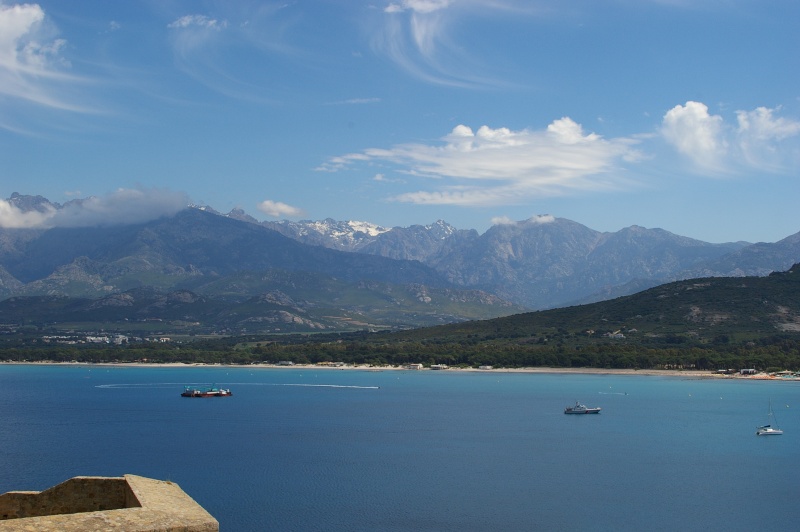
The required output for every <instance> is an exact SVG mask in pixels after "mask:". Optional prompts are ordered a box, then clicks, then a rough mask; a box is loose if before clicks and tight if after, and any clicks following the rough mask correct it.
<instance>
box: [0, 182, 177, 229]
mask: <svg viewBox="0 0 800 532" xmlns="http://www.w3.org/2000/svg"><path fill="white" fill-rule="evenodd" d="M188 203H189V201H188V197H187V196H186V194H184V193H182V192H174V191H170V190H165V189H118V190H116V191H114V192H112V193H111V194H108V195H106V196H100V197H97V196H92V197H90V198H86V199H83V200H73V201H71V202H69V203H67V204H66V205H64V206H63V207H62V208H61V209H55V208H47V209H45V210H43V211H27V212H23V211H22V210H20V209H19V208H18V207H17V206H15V205H14V204H12V203H10V202H8V201H6V200H0V227H4V228H41V229H48V228H52V227H90V226H109V225H125V224H134V223H144V222H147V221H150V220H155V219H157V218H161V217H163V216H171V215H173V214H175V213H177V212H178V211H180V210H182V209H185V208H186V206H187V205H188Z"/></svg>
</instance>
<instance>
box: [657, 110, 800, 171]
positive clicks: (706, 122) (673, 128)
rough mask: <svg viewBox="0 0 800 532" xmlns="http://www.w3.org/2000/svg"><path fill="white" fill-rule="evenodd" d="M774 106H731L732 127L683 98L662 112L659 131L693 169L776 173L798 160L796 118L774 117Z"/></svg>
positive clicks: (797, 127) (799, 131)
mask: <svg viewBox="0 0 800 532" xmlns="http://www.w3.org/2000/svg"><path fill="white" fill-rule="evenodd" d="M779 110H780V109H770V108H767V107H758V108H756V109H755V110H753V111H737V112H736V122H737V124H736V126H733V125H731V124H727V123H726V122H725V120H724V119H723V117H722V116H720V115H713V114H710V113H709V110H708V106H707V105H705V104H703V103H701V102H694V101H688V102H686V104H685V105H676V106H675V107H673V108H672V109H670V110H669V111H667V113H666V114H665V115H664V118H663V120H662V127H661V133H662V135H663V137H664V139H665V140H666V141H667V142H668V143H669V144H671V145H672V146H674V147H675V149H676V150H677V151H678V152H679V153H680V154H681V155H683V156H685V157H686V158H687V159H688V160H689V161H690V162H691V163H692V165H693V166H694V168H695V170H696V171H697V172H698V173H704V174H708V175H723V174H728V173H735V172H737V171H738V170H739V169H741V168H742V167H743V166H745V167H747V168H749V169H760V170H763V171H766V172H771V173H781V172H784V171H786V170H788V169H789V168H791V167H792V166H793V165H794V164H796V163H797V162H798V161H797V157H798V152H799V151H798V150H800V144H798V142H797V141H798V136H800V122H799V121H797V120H792V119H789V118H783V117H776V116H775V114H776V112H777V111H779Z"/></svg>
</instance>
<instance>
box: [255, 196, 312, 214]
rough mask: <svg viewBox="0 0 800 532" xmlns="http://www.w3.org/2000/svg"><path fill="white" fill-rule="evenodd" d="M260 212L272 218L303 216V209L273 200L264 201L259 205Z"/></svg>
mask: <svg viewBox="0 0 800 532" xmlns="http://www.w3.org/2000/svg"><path fill="white" fill-rule="evenodd" d="M258 210H259V211H261V212H263V213H264V214H266V215H267V216H270V217H272V218H282V217H289V218H296V217H298V216H302V215H303V209H300V208H298V207H292V206H291V205H287V204H286V203H282V202H280V201H273V200H264V201H262V202H261V203H259V204H258Z"/></svg>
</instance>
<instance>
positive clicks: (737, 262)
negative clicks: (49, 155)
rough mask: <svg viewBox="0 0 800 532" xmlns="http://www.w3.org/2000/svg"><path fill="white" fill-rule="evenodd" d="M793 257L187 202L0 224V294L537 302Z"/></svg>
mask: <svg viewBox="0 0 800 532" xmlns="http://www.w3.org/2000/svg"><path fill="white" fill-rule="evenodd" d="M7 201H9V202H11V203H13V204H14V205H15V206H16V207H17V208H19V209H23V210H24V209H28V210H31V209H44V210H47V209H58V208H59V207H60V206H59V205H58V204H54V203H50V202H49V201H47V200H46V199H45V198H42V197H41V196H21V195H19V194H15V195H12V197H11V198H10V199H9V200H7ZM798 261H800V233H798V234H796V235H792V236H790V237H787V238H785V239H783V240H781V241H779V242H776V243H774V244H768V243H759V244H752V245H751V244H748V243H746V242H731V243H725V244H710V243H706V242H702V241H698V240H695V239H691V238H687V237H682V236H679V235H675V234H673V233H670V232H668V231H665V230H662V229H647V228H644V227H639V226H631V227H627V228H624V229H621V230H619V231H616V232H599V231H596V230H593V229H590V228H588V227H586V226H584V225H582V224H579V223H577V222H574V221H571V220H567V219H564V218H556V217H553V216H548V215H545V216H536V217H533V218H530V219H528V220H523V221H519V222H514V223H506V224H500V225H495V226H493V227H491V228H490V229H489V230H487V231H486V232H485V233H483V234H478V232H477V231H475V230H462V229H456V228H454V227H453V226H451V225H449V224H447V223H446V222H444V221H442V220H439V221H437V222H435V223H432V224H430V225H413V226H410V227H394V228H391V229H387V228H384V227H380V226H378V225H375V224H370V223H367V222H355V221H346V222H339V221H335V220H331V219H327V220H322V221H310V220H307V221H299V222H289V221H282V222H271V221H270V222H259V221H258V220H256V219H255V218H253V217H251V216H249V215H248V214H247V213H245V212H244V211H242V210H240V209H235V210H233V211H231V212H230V213H228V214H221V213H219V212H217V211H215V210H214V209H212V208H210V207H207V206H190V207H189V208H187V209H185V210H183V211H181V212H179V213H178V214H177V215H174V216H172V217H168V218H162V219H159V220H154V221H151V222H148V223H144V224H136V225H117V226H102V227H83V228H52V229H47V230H45V229H2V228H0V297H10V296H13V295H26V294H28V295H37V294H38V295H41V294H51V295H56V294H60V295H83V296H86V295H95V296H97V295H107V294H109V293H113V292H119V291H124V290H128V289H131V288H136V287H139V286H145V285H147V286H150V285H152V286H155V287H158V288H160V289H171V288H176V287H177V288H181V289H183V288H188V289H192V288H193V287H195V286H199V285H203V286H209V280H210V279H213V278H221V279H224V278H226V277H227V276H230V275H233V274H235V273H237V272H241V271H265V270H274V269H279V270H280V269H283V270H286V271H306V272H312V273H320V274H324V275H330V276H332V277H334V278H338V279H342V280H344V281H346V282H358V281H361V280H367V281H378V282H386V283H393V284H398V285H407V284H418V285H421V286H430V287H439V288H446V287H450V288H453V289H455V288H458V289H461V290H478V291H480V292H482V293H486V294H494V295H495V296H497V297H498V298H499V299H500V300H505V301H510V302H513V303H515V304H516V305H518V306H521V307H525V308H528V309H545V308H553V307H559V306H565V305H570V304H576V303H583V302H590V301H600V300H603V299H608V298H612V297H618V296H621V295H626V294H630V293H634V292H637V291H639V290H643V289H646V288H649V287H652V286H655V285H658V284H662V283H665V282H669V281H674V280H679V279H685V278H692V277H709V276H742V275H765V274H768V273H770V272H772V271H783V270H785V269H787V268H789V267H790V266H791V265H792V264H794V263H796V262H798Z"/></svg>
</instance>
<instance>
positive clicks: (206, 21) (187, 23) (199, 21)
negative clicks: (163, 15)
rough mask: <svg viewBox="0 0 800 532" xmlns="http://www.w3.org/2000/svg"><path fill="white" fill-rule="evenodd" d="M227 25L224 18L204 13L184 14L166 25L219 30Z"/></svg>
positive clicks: (174, 27) (177, 27)
mask: <svg viewBox="0 0 800 532" xmlns="http://www.w3.org/2000/svg"><path fill="white" fill-rule="evenodd" d="M227 26H228V22H227V21H226V20H223V21H219V20H217V19H215V18H211V17H207V16H206V15H185V16H183V17H180V18H179V19H177V20H174V21H173V22H170V23H169V24H168V25H167V27H168V28H173V29H185V28H192V27H196V28H204V29H212V30H220V29H223V28H226V27H227Z"/></svg>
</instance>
